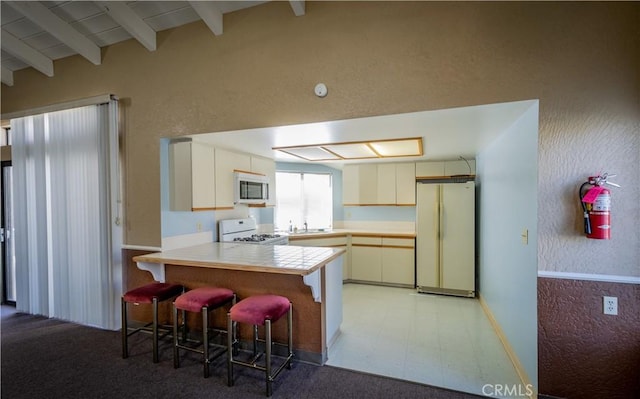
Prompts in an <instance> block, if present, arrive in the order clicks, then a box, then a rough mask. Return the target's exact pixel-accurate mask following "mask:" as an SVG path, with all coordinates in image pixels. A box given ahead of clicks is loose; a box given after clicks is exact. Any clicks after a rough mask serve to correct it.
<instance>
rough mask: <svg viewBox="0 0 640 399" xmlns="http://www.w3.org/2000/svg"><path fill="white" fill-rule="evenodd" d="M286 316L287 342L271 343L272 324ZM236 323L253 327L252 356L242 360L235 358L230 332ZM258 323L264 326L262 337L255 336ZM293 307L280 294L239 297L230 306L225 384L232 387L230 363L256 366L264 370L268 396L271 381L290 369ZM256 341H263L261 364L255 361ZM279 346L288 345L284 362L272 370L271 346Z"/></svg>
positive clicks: (235, 343)
mask: <svg viewBox="0 0 640 399" xmlns="http://www.w3.org/2000/svg"><path fill="white" fill-rule="evenodd" d="M285 314H286V315H287V343H286V344H283V343H279V342H273V340H272V338H271V323H274V322H276V321H278V320H279V319H280V318H281V317H282V316H284V315H285ZM237 323H244V324H250V325H252V326H253V359H252V360H250V361H241V360H238V359H236V358H234V356H235V352H236V346H237V345H238V342H237V340H235V339H234V336H232V335H231V332H232V331H234V332H235V327H236V324H237ZM258 326H264V335H265V337H264V339H259V337H258ZM292 328H293V308H292V305H291V302H290V301H289V299H288V298H285V297H283V296H279V295H255V296H251V297H248V298H246V299H243V300H241V301H240V302H238V303H237V304H235V305H234V306H232V307H231V310H230V311H229V313H227V373H228V374H227V384H228V385H229V386H232V385H233V383H234V381H233V366H234V365H240V366H246V367H250V368H252V369H258V370H262V371H264V372H265V377H266V383H267V396H271V393H272V387H271V386H272V382H273V380H274V379H275V378H276V377H277V376H278V374H280V372H281V371H282V370H283V369H284V368H285V367H287V368H289V369H290V368H291V362H292V359H293V329H292ZM258 342H263V343H264V355H265V357H264V363H263V364H262V363H260V364H259V363H258V360H259V358H260V357H261V355H262V353H260V354H258ZM273 345H280V346H286V347H287V350H288V352H287V354H286V355H285V356H286V357H285V359H284V361H283V362H282V363H281V364H280V366H279V367H277V368H276V370H275V372H272V364H271V360H272V356H271V351H272V346H273Z"/></svg>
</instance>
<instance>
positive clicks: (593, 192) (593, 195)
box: [582, 186, 604, 204]
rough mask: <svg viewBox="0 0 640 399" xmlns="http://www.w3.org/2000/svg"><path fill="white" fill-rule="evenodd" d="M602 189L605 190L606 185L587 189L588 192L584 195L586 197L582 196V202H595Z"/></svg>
mask: <svg viewBox="0 0 640 399" xmlns="http://www.w3.org/2000/svg"><path fill="white" fill-rule="evenodd" d="M602 190H604V187H600V186H593V187H591V188H590V189H589V191H587V193H586V194H585V195H584V197H582V202H584V203H586V204H593V203H594V202H596V199H597V198H598V194H600V193H601V192H602Z"/></svg>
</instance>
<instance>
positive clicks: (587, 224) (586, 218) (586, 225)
mask: <svg viewBox="0 0 640 399" xmlns="http://www.w3.org/2000/svg"><path fill="white" fill-rule="evenodd" d="M590 185H591V184H590V183H589V182H584V183H582V185H581V186H580V190H578V197H580V204H581V205H582V215H583V217H584V233H585V234H591V222H590V221H589V212H587V204H586V203H584V202H583V201H582V199H583V198H584V196H585V194H586V193H584V194H583V191H584V188H585V187H586V186H590Z"/></svg>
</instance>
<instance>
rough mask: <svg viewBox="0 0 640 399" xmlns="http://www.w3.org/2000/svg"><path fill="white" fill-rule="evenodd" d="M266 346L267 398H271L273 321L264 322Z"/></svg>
mask: <svg viewBox="0 0 640 399" xmlns="http://www.w3.org/2000/svg"><path fill="white" fill-rule="evenodd" d="M264 335H265V338H264V341H265V342H264V345H265V361H266V364H265V368H266V370H265V374H266V375H267V396H271V390H272V389H271V382H272V381H273V377H272V376H271V320H265V321H264Z"/></svg>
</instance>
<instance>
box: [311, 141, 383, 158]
mask: <svg viewBox="0 0 640 399" xmlns="http://www.w3.org/2000/svg"><path fill="white" fill-rule="evenodd" d="M322 147H323V148H326V149H327V150H329V151H331V152H332V153H334V154H336V155H338V156H339V157H340V158H342V159H362V158H377V157H378V154H376V153H375V151H373V150H372V149H371V147H369V146H368V145H367V143H353V144H335V145H323V146H322Z"/></svg>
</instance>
